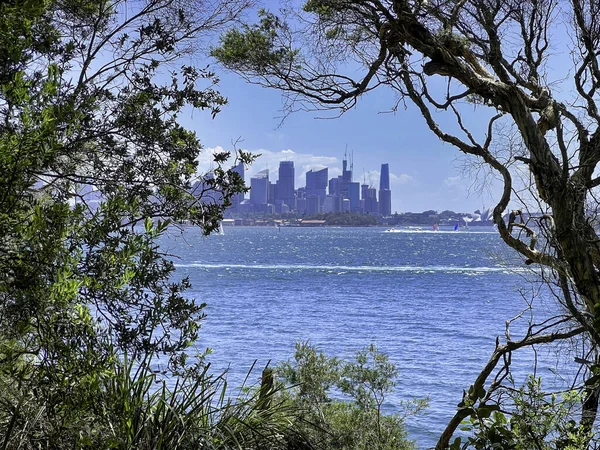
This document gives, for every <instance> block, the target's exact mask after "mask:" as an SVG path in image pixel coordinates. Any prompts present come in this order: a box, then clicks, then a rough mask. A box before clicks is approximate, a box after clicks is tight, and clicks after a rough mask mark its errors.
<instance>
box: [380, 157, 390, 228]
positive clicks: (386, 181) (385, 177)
mask: <svg viewBox="0 0 600 450" xmlns="http://www.w3.org/2000/svg"><path fill="white" fill-rule="evenodd" d="M379 214H381V215H382V216H389V215H391V214H392V191H391V190H390V165H389V164H387V163H386V164H382V165H381V178H380V179H379Z"/></svg>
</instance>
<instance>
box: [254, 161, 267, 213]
mask: <svg viewBox="0 0 600 450" xmlns="http://www.w3.org/2000/svg"><path fill="white" fill-rule="evenodd" d="M268 194H269V169H265V170H261V171H260V172H258V173H257V174H256V175H254V177H252V178H250V203H252V204H253V205H257V206H258V205H266V204H267V198H268Z"/></svg>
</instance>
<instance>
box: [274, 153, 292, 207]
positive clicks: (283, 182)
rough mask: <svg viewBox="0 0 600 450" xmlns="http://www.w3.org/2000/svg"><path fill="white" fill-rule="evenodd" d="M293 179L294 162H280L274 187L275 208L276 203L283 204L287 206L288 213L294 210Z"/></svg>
mask: <svg viewBox="0 0 600 450" xmlns="http://www.w3.org/2000/svg"><path fill="white" fill-rule="evenodd" d="M294 179H295V172H294V161H281V162H280V163H279V179H278V180H277V184H276V187H275V206H276V207H277V204H278V203H284V204H286V205H287V206H288V211H293V210H295V208H296V202H295V195H294ZM282 212H283V211H282Z"/></svg>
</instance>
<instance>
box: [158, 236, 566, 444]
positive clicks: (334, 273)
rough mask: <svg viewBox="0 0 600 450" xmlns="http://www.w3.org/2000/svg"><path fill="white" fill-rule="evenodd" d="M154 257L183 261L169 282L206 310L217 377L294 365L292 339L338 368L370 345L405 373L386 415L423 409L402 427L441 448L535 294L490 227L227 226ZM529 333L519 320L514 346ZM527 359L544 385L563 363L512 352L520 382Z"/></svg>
mask: <svg viewBox="0 0 600 450" xmlns="http://www.w3.org/2000/svg"><path fill="white" fill-rule="evenodd" d="M161 248H162V249H163V250H165V251H167V252H169V253H171V254H173V255H178V258H177V259H176V260H175V262H176V266H177V275H178V276H179V275H180V276H189V278H190V280H191V282H192V285H193V289H192V291H191V292H190V293H189V295H191V296H193V297H194V298H196V299H197V301H198V302H206V303H207V304H208V306H207V308H206V313H207V315H208V317H207V319H206V321H205V323H204V325H203V327H202V330H201V333H200V340H199V343H198V347H199V350H200V351H201V350H203V349H204V348H207V347H210V348H212V349H213V354H212V355H211V356H210V358H209V360H210V361H211V362H212V366H213V368H214V369H215V370H216V371H218V370H223V369H226V368H228V367H229V380H230V384H232V383H233V384H235V383H241V382H242V380H243V379H244V377H245V376H246V373H247V371H248V370H249V369H250V368H251V367H252V365H253V363H254V361H257V367H263V366H264V365H266V364H267V363H268V362H269V361H271V364H273V363H276V362H278V361H285V360H288V359H290V358H291V357H292V355H293V351H294V343H295V342H296V341H299V340H303V341H304V340H310V341H311V342H312V343H313V344H315V345H317V347H318V348H319V349H321V350H323V351H325V352H326V353H327V354H328V355H330V356H340V357H345V358H350V357H351V356H352V355H353V354H354V353H355V352H356V351H357V350H359V349H361V348H363V347H365V346H367V345H369V344H370V343H374V344H376V345H377V346H378V347H379V349H380V350H381V351H383V352H385V353H387V354H388V355H390V358H391V360H392V361H393V362H394V363H395V364H396V365H397V366H398V367H399V368H400V378H399V380H398V387H397V392H396V393H395V394H394V395H391V396H390V397H389V398H388V399H387V402H386V405H385V406H386V408H388V410H391V411H394V410H395V409H396V408H397V405H398V402H399V401H400V400H402V399H409V398H412V397H417V398H423V397H427V396H428V397H429V399H430V406H429V408H428V411H427V412H426V413H425V414H424V415H422V416H419V417H416V418H410V419H409V420H408V421H407V425H408V429H409V433H410V436H411V438H413V439H415V440H416V442H417V444H418V446H419V447H420V448H428V447H431V446H433V445H434V444H435V442H436V440H437V437H438V435H439V433H440V432H441V431H442V430H443V428H444V426H445V425H446V423H447V421H448V420H449V419H450V417H451V416H452V415H453V413H454V411H455V409H456V405H457V403H458V402H459V401H460V400H461V397H462V392H463V389H468V387H469V385H470V384H471V383H472V382H473V380H474V379H475V377H476V376H477V374H478V373H479V371H480V370H481V369H482V368H483V366H484V365H485V363H486V361H487V359H488V358H489V355H490V354H491V352H492V351H493V349H494V344H495V339H496V336H499V335H500V336H502V335H504V332H505V323H506V320H508V319H510V318H512V317H514V316H516V315H517V314H519V313H520V312H522V311H523V310H526V309H527V301H528V300H531V294H530V291H531V289H532V288H535V286H533V285H530V284H529V282H528V280H529V279H535V278H536V274H535V273H534V272H532V271H531V269H529V268H526V266H525V265H524V264H523V263H522V261H521V260H520V259H519V258H518V257H517V256H516V255H515V254H514V253H512V251H511V250H509V249H508V248H507V247H506V245H505V244H503V242H502V241H501V239H500V237H499V236H498V234H497V232H495V231H494V230H493V229H491V228H484V227H472V228H471V229H470V230H467V231H458V232H454V231H439V232H430V231H420V230H409V229H404V230H401V231H400V232H396V233H387V232H385V230H384V229H383V228H309V229H303V228H281V229H277V228H271V227H268V228H261V227H252V228H250V227H248V228H247V227H230V228H226V229H225V232H224V234H223V235H213V236H210V237H202V236H201V235H200V233H199V231H198V230H197V229H195V228H185V229H184V230H183V232H182V233H181V234H177V233H176V234H171V235H170V236H169V237H168V238H166V239H164V240H163V242H162V244H161ZM536 302H537V303H539V304H538V305H537V306H536V309H535V311H536V315H537V316H536V317H543V316H544V315H547V314H551V313H552V312H553V310H554V309H555V308H557V306H555V303H554V302H553V301H552V300H551V299H549V298H548V296H547V295H545V294H543V293H542V297H541V299H540V298H538V299H537V300H536ZM529 314H530V313H529V312H527V313H526V314H525V315H524V316H525V317H529ZM521 322H522V323H521ZM525 325H526V323H525V321H524V320H522V321H520V322H519V321H517V323H515V324H514V325H513V326H512V328H511V330H512V335H513V337H518V336H519V333H520V332H521V333H522V332H523V330H524V327H525ZM534 356H535V357H536V358H537V366H536V368H535V369H536V373H537V374H539V375H541V376H542V377H544V378H549V377H552V376H553V372H554V369H555V368H556V366H557V364H562V363H563V362H562V360H561V358H560V357H557V356H556V355H554V354H551V353H543V352H540V353H538V354H536V355H534V354H533V353H532V352H523V353H520V354H517V355H514V356H513V370H514V373H515V375H516V378H517V381H519V378H521V380H525V378H526V376H527V373H529V372H531V371H533V365H532V364H533V363H532V361H533V360H534ZM562 359H564V358H562ZM259 377H260V370H258V371H256V373H255V378H256V379H258V378H259Z"/></svg>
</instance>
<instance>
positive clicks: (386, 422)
mask: <svg viewBox="0 0 600 450" xmlns="http://www.w3.org/2000/svg"><path fill="white" fill-rule="evenodd" d="M276 373H277V374H278V376H279V377H280V378H281V379H282V380H283V382H284V385H286V386H289V389H286V390H281V391H280V392H279V393H278V394H277V395H276V396H275V399H276V401H278V402H282V403H283V404H289V405H291V408H290V409H291V410H292V411H294V412H295V417H294V423H293V428H294V429H295V430H297V434H292V435H289V436H288V437H287V439H288V440H289V439H290V438H292V440H291V441H289V442H288V446H289V447H291V448H306V447H303V446H302V444H303V443H309V444H310V445H312V446H314V448H324V449H332V450H333V449H340V450H346V449H347V450H350V449H364V450H367V449H380V450H384V449H385V450H408V449H412V448H414V445H413V443H412V442H411V441H409V440H407V436H406V431H405V429H404V417H405V416H406V414H414V413H417V412H418V411H419V410H420V409H421V408H423V407H425V406H426V400H415V401H413V402H410V403H406V404H404V405H397V406H404V407H405V414H404V415H400V414H386V413H385V412H384V410H383V405H384V402H385V399H386V396H388V395H389V394H390V393H392V392H393V391H394V389H395V385H396V377H397V375H398V370H397V369H396V367H395V366H394V365H393V364H392V363H390V362H389V361H388V357H387V355H385V354H383V353H380V352H379V351H378V350H377V348H376V347H374V346H373V345H371V346H370V347H368V348H366V349H364V350H362V351H360V352H358V353H357V355H356V359H355V361H342V360H340V359H338V358H328V357H327V356H326V355H325V354H324V353H322V352H318V351H317V349H316V348H315V347H314V346H312V345H310V344H308V343H299V344H296V353H295V355H294V360H293V361H291V362H288V363H285V364H281V365H280V366H279V367H278V368H277V370H276ZM309 448H310V447H309Z"/></svg>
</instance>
